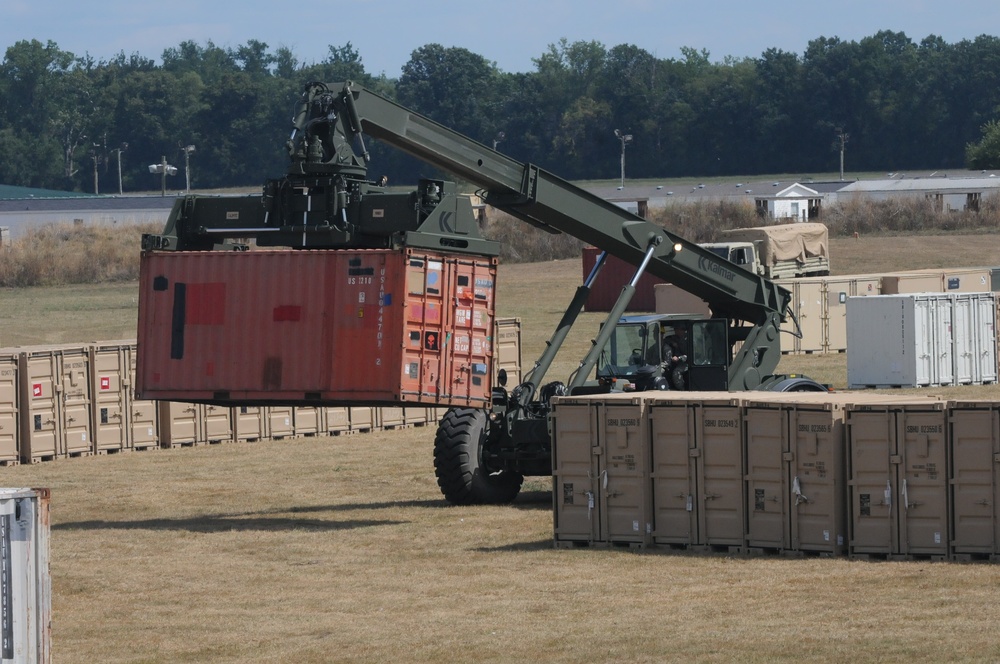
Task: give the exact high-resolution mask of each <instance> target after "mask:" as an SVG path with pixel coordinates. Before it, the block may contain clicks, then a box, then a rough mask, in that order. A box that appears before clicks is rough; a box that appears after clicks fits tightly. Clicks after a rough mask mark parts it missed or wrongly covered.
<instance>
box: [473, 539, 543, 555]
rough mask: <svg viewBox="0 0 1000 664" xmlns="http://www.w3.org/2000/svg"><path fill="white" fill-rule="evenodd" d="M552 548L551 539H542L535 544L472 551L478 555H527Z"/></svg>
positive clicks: (526, 543) (506, 545) (482, 548)
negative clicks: (509, 553) (507, 553)
mask: <svg viewBox="0 0 1000 664" xmlns="http://www.w3.org/2000/svg"><path fill="white" fill-rule="evenodd" d="M553 548H555V546H554V545H553V544H552V540H551V539H543V540H538V541H536V542H514V543H513V544H504V545H503V546H482V547H479V548H477V549H473V550H474V551H478V552H479V553H503V552H511V553H528V552H530V551H548V550H549V549H553Z"/></svg>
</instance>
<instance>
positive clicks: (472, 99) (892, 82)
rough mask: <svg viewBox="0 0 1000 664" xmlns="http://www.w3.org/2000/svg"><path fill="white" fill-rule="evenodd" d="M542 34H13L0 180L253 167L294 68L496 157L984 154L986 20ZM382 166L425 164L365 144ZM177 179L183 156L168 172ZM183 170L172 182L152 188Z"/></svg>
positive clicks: (296, 77) (275, 143)
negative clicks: (121, 44) (294, 41)
mask: <svg viewBox="0 0 1000 664" xmlns="http://www.w3.org/2000/svg"><path fill="white" fill-rule="evenodd" d="M680 53H681V57H678V58H658V57H656V56H654V55H652V54H650V53H649V52H648V51H645V50H643V49H641V48H638V47H636V46H634V45H629V44H621V45H617V46H613V47H610V48H608V47H606V46H605V45H603V44H601V43H600V42H596V41H576V42H570V41H568V40H565V39H564V40H561V41H559V42H558V43H555V44H552V45H550V46H549V47H548V48H547V50H546V51H545V52H544V53H541V54H540V55H539V56H538V57H537V58H535V59H534V60H533V63H534V69H533V70H532V71H528V72H520V73H512V72H504V71H502V70H500V69H499V68H498V67H497V66H496V64H495V63H492V62H490V61H489V60H487V59H486V58H484V57H483V56H481V55H478V54H476V53H473V52H471V51H469V50H467V49H463V48H451V47H444V46H442V45H440V44H427V45H425V46H422V47H420V48H418V49H416V50H414V51H413V52H412V54H411V56H410V59H409V61H407V62H406V63H405V64H404V65H403V67H402V69H401V72H400V75H399V76H398V78H389V77H386V76H385V75H373V74H371V73H369V72H368V71H366V69H365V66H364V62H363V59H362V56H361V54H360V53H359V52H358V51H357V49H355V48H354V47H353V46H352V45H351V43H350V42H348V43H347V44H345V45H342V46H333V45H331V46H329V47H328V55H327V57H326V58H325V59H324V60H323V61H321V62H313V63H304V62H301V61H299V59H298V58H297V57H296V56H295V54H294V52H292V51H291V50H290V49H288V48H283V47H282V48H278V49H275V50H272V49H270V48H269V46H268V45H267V44H266V43H264V42H261V41H256V40H250V41H248V42H247V43H246V44H243V45H240V46H237V47H235V48H222V47H219V46H216V45H215V44H213V43H212V42H208V43H206V44H198V43H195V42H191V41H185V42H182V43H181V44H179V45H178V46H177V47H175V48H168V49H166V50H165V51H164V52H163V53H162V55H161V58H160V63H157V62H156V61H154V60H152V59H150V58H148V57H145V56H142V55H139V54H137V53H133V54H131V55H126V54H125V53H124V52H121V53H119V54H118V55H117V56H115V57H113V58H111V59H110V60H100V61H98V60H94V59H93V58H92V57H90V56H89V55H84V56H77V55H74V54H72V53H69V52H67V51H63V50H61V49H60V48H59V47H58V45H57V44H55V43H54V42H52V41H49V42H47V43H45V44H43V43H41V42H39V41H36V40H31V41H20V42H18V43H16V44H14V45H13V46H10V47H9V48H7V50H6V52H5V56H4V59H3V61H2V63H0V183H2V184H8V185H18V186H28V187H43V188H52V189H66V190H75V191H81V192H93V191H94V190H95V186H96V188H98V190H99V191H100V192H101V193H116V192H117V189H118V167H119V164H120V165H121V183H122V188H123V190H124V191H136V190H150V189H156V188H159V186H160V183H159V177H160V176H157V175H151V174H150V173H149V170H148V165H149V164H153V163H159V162H160V161H161V158H162V157H165V158H166V160H167V161H168V162H169V163H171V164H173V165H175V166H178V167H180V168H183V165H184V153H183V150H184V148H185V146H195V152H193V153H189V154H188V157H189V158H190V163H191V173H190V175H191V179H192V186H194V187H197V188H200V189H204V188H224V187H241V186H248V185H256V184H259V183H261V182H262V181H263V180H264V179H265V178H267V177H274V176H278V175H280V174H281V173H283V172H284V170H285V165H286V155H285V152H284V141H285V139H286V138H287V135H288V133H289V132H290V129H291V118H292V113H293V111H294V105H295V103H296V100H297V99H298V96H299V94H300V92H301V90H302V87H303V85H304V84H305V83H306V82H309V81H327V82H335V81H344V80H353V81H356V82H358V83H360V84H362V85H364V86H366V87H368V88H370V89H373V90H375V91H376V92H378V93H380V94H382V95H384V96H387V97H389V98H391V99H394V100H395V101H397V102H399V103H401V104H402V105H404V106H406V107H409V108H412V109H414V110H416V111H418V112H420V113H422V114H424V115H427V116H429V117H430V118H432V119H434V120H436V121H438V122H440V123H442V124H444V125H445V126H448V127H451V128H453V129H456V130H458V131H460V132H462V133H463V134H466V135H468V136H470V137H472V138H474V139H475V140H478V141H480V142H482V143H483V144H485V145H487V146H491V147H493V146H494V145H495V146H496V147H497V149H498V150H500V151H501V152H504V153H506V154H508V155H510V156H512V157H514V158H515V159H519V160H522V161H530V162H532V163H535V164H537V165H539V166H540V167H542V168H545V169H548V170H551V171H552V172H554V173H556V174H558V175H560V176H562V177H566V178H570V179H613V178H617V177H618V176H619V174H620V171H619V169H620V164H621V154H622V152H623V151H624V152H625V153H626V159H625V161H626V170H627V172H626V175H627V177H630V178H651V177H678V176H716V175H737V174H738V175H753V174H766V173H803V174H805V173H813V172H830V171H836V170H837V168H838V166H839V158H840V157H839V155H840V153H841V151H843V152H844V153H845V155H846V163H847V166H848V170H849V171H879V170H885V171H899V170H904V169H956V168H963V167H966V166H968V167H973V168H996V167H1000V39H998V38H997V37H992V36H988V35H982V36H980V37H977V38H975V39H972V40H962V41H959V42H957V43H947V42H946V41H944V39H942V38H941V37H937V36H933V35H932V36H929V37H926V38H924V39H923V40H921V41H919V42H914V41H913V40H912V39H910V38H909V37H907V36H906V35H905V34H904V33H902V32H891V31H881V32H878V33H876V34H874V35H872V36H870V37H866V38H863V39H861V40H859V41H844V40H841V39H839V38H837V37H831V38H827V37H819V38H817V39H814V40H812V41H810V42H809V44H808V47H807V48H806V50H805V52H804V53H802V54H801V55H800V54H796V53H791V52H787V51H782V50H779V49H768V50H767V51H765V52H764V53H762V54H761V55H760V57H756V58H733V57H726V58H724V59H722V60H721V61H712V59H711V57H710V54H709V53H708V52H707V51H705V50H697V49H694V48H689V47H684V48H681V49H680ZM370 150H371V152H372V153H373V161H372V167H373V168H374V169H376V170H377V171H378V172H377V173H372V176H373V177H375V176H380V175H386V176H387V177H388V178H389V181H390V183H394V184H409V183H412V182H414V181H415V180H416V179H417V178H418V177H423V176H425V175H428V174H433V171H432V169H430V168H429V167H428V166H426V165H424V164H421V163H419V162H417V161H416V160H414V159H412V158H409V157H407V156H406V155H403V154H401V153H399V152H397V151H395V150H392V149H390V148H388V147H387V146H384V145H378V144H377V143H376V144H375V145H374V146H372V147H371V148H370ZM178 175H179V177H180V178H183V177H184V174H183V172H179V174H178ZM182 187H183V183H182V182H181V183H180V184H178V183H177V182H173V181H172V182H171V188H172V189H176V188H182Z"/></svg>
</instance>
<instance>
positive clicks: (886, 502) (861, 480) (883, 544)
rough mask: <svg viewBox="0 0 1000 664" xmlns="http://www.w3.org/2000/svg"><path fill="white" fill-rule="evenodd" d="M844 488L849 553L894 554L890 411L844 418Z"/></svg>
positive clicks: (893, 448) (893, 434)
mask: <svg viewBox="0 0 1000 664" xmlns="http://www.w3.org/2000/svg"><path fill="white" fill-rule="evenodd" d="M848 418H849V423H850V426H849V428H848V453H849V458H848V468H849V471H848V473H849V474H848V477H849V481H848V485H849V486H850V492H851V528H850V539H849V547H850V552H851V553H852V554H853V553H862V554H880V555H889V554H891V553H893V552H894V551H896V545H897V537H896V533H895V530H896V529H895V525H896V519H895V515H894V512H893V506H894V504H895V501H896V496H897V495H898V494H897V491H898V487H897V486H895V485H894V483H893V482H894V480H895V472H894V465H893V464H891V463H890V459H891V458H892V457H893V456H894V455H895V454H896V444H895V439H896V423H895V417H894V414H893V413H892V411H890V410H888V409H875V410H870V411H858V410H852V411H851V412H850V413H849V414H848Z"/></svg>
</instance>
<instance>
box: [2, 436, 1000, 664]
mask: <svg viewBox="0 0 1000 664" xmlns="http://www.w3.org/2000/svg"><path fill="white" fill-rule="evenodd" d="M432 434H433V432H432V430H431V429H428V428H418V429H411V430H404V431H393V432H380V433H374V434H367V435H359V436H353V437H343V438H332V439H331V438H319V439H303V440H297V441H281V442H267V443H255V444H239V445H226V446H221V447H218V446H216V447H211V448H196V449H185V450H174V451H166V450H161V451H155V452H147V453H133V454H128V455H121V456H117V457H97V458H88V459H77V460H73V461H65V462H55V463H48V464H42V465H38V466H33V467H24V466H22V467H16V468H10V469H5V471H4V472H5V473H6V474H7V477H8V483H9V484H12V485H46V486H50V487H52V489H53V522H54V525H53V555H52V574H53V592H54V630H53V631H54V634H53V636H54V644H55V659H56V661H58V662H96V661H100V662H245V661H281V662H286V661H294V662H331V661H358V662H384V661H406V662H442V661H476V662H515V661H516V662H522V661H553V662H582V661H611V660H616V661H617V660H620V661H638V662H660V661H684V660H695V661H733V660H741V661H760V662H765V661H778V660H784V661H790V660H796V661H801V660H817V659H827V660H834V661H850V660H861V661H871V660H873V659H879V660H880V661H903V660H913V659H917V660H920V661H933V660H938V661H960V660H966V661H988V660H991V659H996V658H998V657H1000V644H998V642H997V640H996V637H995V634H994V628H995V626H996V625H997V624H998V621H1000V604H998V602H997V598H998V597H997V594H998V588H1000V567H998V566H995V565H957V564H940V563H938V564H935V563H864V562H849V561H845V560H829V559H800V560H785V559H771V558H757V559H753V558H751V559H742V558H733V557H725V556H693V555H683V554H631V553H625V552H620V551H603V550H580V549H577V550H556V549H553V548H552V545H551V504H550V495H549V492H548V491H547V490H546V489H547V488H548V485H547V483H545V482H542V481H533V482H531V483H530V484H529V486H528V487H527V491H526V492H525V494H524V495H522V497H521V499H520V500H519V501H518V502H517V503H515V504H514V505H512V506H507V507H463V508H454V507H445V506H443V504H442V501H441V499H440V496H439V494H438V492H437V488H436V486H435V484H434V479H433V475H432V472H431V467H430V466H431V464H430V439H431V437H432ZM263 478H266V481H261V480H262V479H263Z"/></svg>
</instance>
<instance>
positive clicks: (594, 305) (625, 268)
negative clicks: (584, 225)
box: [583, 247, 666, 312]
mask: <svg viewBox="0 0 1000 664" xmlns="http://www.w3.org/2000/svg"><path fill="white" fill-rule="evenodd" d="M600 255H601V250H600V249H598V248H597V247H584V248H583V278H584V280H586V279H587V277H588V276H589V275H590V271H591V270H593V269H594V265H595V264H596V263H597V257H598V256H600ZM635 271H636V266H635V265H632V264H631V263H627V262H625V261H623V260H622V259H620V258H616V257H615V256H608V260H606V261H605V262H604V267H603V268H601V272H600V274H598V275H597V279H596V280H595V281H594V283H593V285H592V286H591V288H590V295H588V296H587V304H586V306H585V307H584V309H585V310H586V311H611V307H613V306H615V302H617V301H618V296H619V295H621V294H622V288H623V287H624V286H625V284H627V283H629V282H630V281H632V277H634V276H635ZM663 283H666V282H665V281H663V279H660V278H659V277H654V276H653V275H651V274H650V273H649V272H645V273H643V275H642V276H641V277H639V282H638V283H637V284H636V285H635V294H634V295H633V296H632V300H631V301H630V302H629V304H628V308H626V309H625V311H650V312H652V311H656V296H655V295H654V293H653V290H654V289H653V286H655V285H656V284H663Z"/></svg>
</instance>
